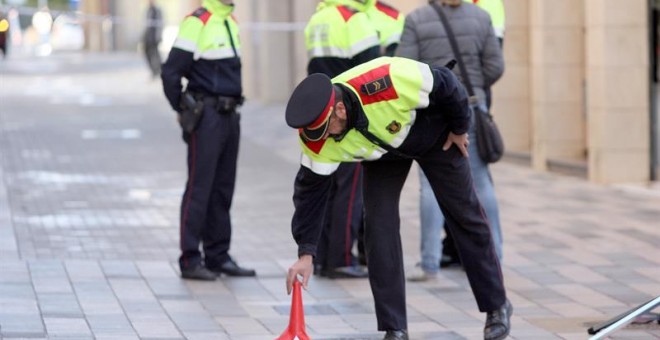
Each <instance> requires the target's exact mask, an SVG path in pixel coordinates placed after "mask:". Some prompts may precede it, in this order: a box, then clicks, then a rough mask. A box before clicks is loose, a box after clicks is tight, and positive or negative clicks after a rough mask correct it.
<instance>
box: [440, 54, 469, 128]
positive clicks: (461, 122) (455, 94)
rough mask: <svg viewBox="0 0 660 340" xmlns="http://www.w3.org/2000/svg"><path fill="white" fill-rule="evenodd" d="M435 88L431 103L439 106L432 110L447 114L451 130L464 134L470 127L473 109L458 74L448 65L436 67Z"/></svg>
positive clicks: (446, 117)
mask: <svg viewBox="0 0 660 340" xmlns="http://www.w3.org/2000/svg"><path fill="white" fill-rule="evenodd" d="M432 70H433V90H432V91H431V94H430V100H431V104H432V105H435V106H436V107H438V110H432V111H435V112H437V113H439V114H442V115H445V119H446V121H447V122H448V123H449V128H450V130H451V132H453V133H454V134H456V135H462V134H464V133H466V132H467V131H468V128H469V127H470V115H471V111H470V108H469V105H468V94H467V91H466V90H465V87H463V85H461V83H460V82H459V80H458V78H456V75H454V73H453V72H452V71H451V70H449V69H448V68H446V67H434V68H433V69H432Z"/></svg>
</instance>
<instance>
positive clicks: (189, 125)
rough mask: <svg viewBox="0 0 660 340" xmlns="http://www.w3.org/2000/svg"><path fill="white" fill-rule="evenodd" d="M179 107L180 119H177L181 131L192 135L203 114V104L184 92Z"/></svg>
mask: <svg viewBox="0 0 660 340" xmlns="http://www.w3.org/2000/svg"><path fill="white" fill-rule="evenodd" d="M179 105H180V106H181V112H180V115H181V118H180V119H179V124H180V125H181V129H183V131H184V132H187V133H192V132H193V131H195V129H196V128H197V124H199V120H200V119H201V118H202V114H204V102H203V101H201V100H197V99H195V96H194V95H193V94H192V93H190V92H188V91H186V92H183V93H182V94H181V100H180V101H179Z"/></svg>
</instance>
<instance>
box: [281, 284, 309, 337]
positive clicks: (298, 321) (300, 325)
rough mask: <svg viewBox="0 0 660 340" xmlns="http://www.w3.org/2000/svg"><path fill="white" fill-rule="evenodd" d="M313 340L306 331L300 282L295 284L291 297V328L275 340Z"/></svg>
mask: <svg viewBox="0 0 660 340" xmlns="http://www.w3.org/2000/svg"><path fill="white" fill-rule="evenodd" d="M294 339H298V340H311V338H310V337H309V335H307V332H306V331H305V312H304V310H303V303H302V292H301V290H300V281H298V280H296V281H295V282H294V283H293V295H292V296H291V316H290V317H289V327H287V328H286V330H284V333H282V335H280V337H279V338H277V339H275V340H294Z"/></svg>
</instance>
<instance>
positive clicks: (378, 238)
mask: <svg viewBox="0 0 660 340" xmlns="http://www.w3.org/2000/svg"><path fill="white" fill-rule="evenodd" d="M443 142H444V138H442V139H439V140H438V142H437V143H436V145H434V146H433V147H432V148H431V149H430V150H429V151H427V152H425V153H424V154H422V155H421V156H419V157H417V158H416V161H417V162H418V163H419V165H420V167H421V168H422V170H423V171H424V173H425V174H426V176H427V177H428V179H429V182H430V184H431V187H432V188H433V192H434V193H435V196H436V198H437V199H438V203H439V205H440V208H441V209H442V212H443V214H444V215H445V217H446V219H447V224H448V226H449V228H450V229H451V232H452V234H453V236H454V240H455V241H456V246H457V248H458V251H459V253H460V257H461V259H463V265H464V267H465V271H466V273H467V277H468V280H469V282H470V286H471V288H472V293H473V294H474V297H475V299H476V300H477V304H478V306H479V310H480V311H481V312H488V311H492V310H495V309H497V308H499V307H501V306H502V305H503V304H504V302H505V300H506V295H505V291H504V284H503V280H502V272H501V269H500V263H499V260H498V259H497V255H496V254H495V248H494V245H493V240H492V237H491V234H490V228H489V226H488V222H487V220H486V217H485V214H484V212H483V208H482V207H481V204H480V203H479V200H478V198H477V194H476V192H475V190H474V187H473V183H472V175H471V174H470V164H469V162H468V159H467V158H465V157H463V156H462V155H461V153H460V151H459V150H458V148H457V147H455V146H452V147H451V148H450V149H449V150H448V151H442V144H443ZM362 164H363V167H364V186H363V190H364V205H365V220H366V229H365V246H366V253H367V263H368V267H369V281H370V284H371V290H372V293H373V296H374V302H375V306H376V318H377V320H378V330H381V331H385V330H397V329H407V316H406V296H405V277H404V269H403V255H402V249H401V235H400V233H399V228H400V217H399V200H400V197H401V190H402V188H403V185H404V182H405V180H406V177H407V176H408V172H409V171H410V166H411V164H412V160H411V159H401V158H399V159H393V160H378V161H372V162H363V163H362Z"/></svg>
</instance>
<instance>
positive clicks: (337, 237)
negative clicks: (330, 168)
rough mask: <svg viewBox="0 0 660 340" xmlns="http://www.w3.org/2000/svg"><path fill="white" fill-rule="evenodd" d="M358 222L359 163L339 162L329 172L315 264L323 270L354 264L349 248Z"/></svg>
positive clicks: (360, 174) (359, 201)
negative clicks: (336, 166) (328, 190)
mask: <svg viewBox="0 0 660 340" xmlns="http://www.w3.org/2000/svg"><path fill="white" fill-rule="evenodd" d="M361 225H362V165H361V164H360V163H342V164H340V165H339V168H338V169H337V171H335V172H334V173H333V175H332V185H331V187H330V193H329V197H328V203H327V205H326V210H325V214H324V219H323V231H322V233H321V238H320V240H319V242H318V248H317V253H316V257H315V258H314V261H315V263H316V264H318V265H321V267H323V268H324V269H333V268H337V267H345V266H352V265H356V264H357V259H356V258H355V255H354V254H353V252H352V249H353V244H354V243H355V241H356V238H357V233H358V229H359V228H360V226H361Z"/></svg>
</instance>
